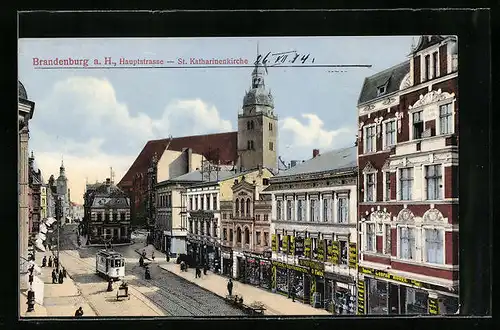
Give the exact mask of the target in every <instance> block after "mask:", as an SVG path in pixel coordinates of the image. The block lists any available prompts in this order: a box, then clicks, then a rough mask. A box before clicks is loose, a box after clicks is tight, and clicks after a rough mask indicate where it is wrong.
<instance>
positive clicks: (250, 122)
mask: <svg viewBox="0 0 500 330" xmlns="http://www.w3.org/2000/svg"><path fill="white" fill-rule="evenodd" d="M247 129H254V122H253V120H251V121H247Z"/></svg>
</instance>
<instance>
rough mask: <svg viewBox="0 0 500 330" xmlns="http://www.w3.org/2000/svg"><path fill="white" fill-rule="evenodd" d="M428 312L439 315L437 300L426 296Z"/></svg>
mask: <svg viewBox="0 0 500 330" xmlns="http://www.w3.org/2000/svg"><path fill="white" fill-rule="evenodd" d="M428 303H429V314H431V315H439V302H438V300H437V298H428Z"/></svg>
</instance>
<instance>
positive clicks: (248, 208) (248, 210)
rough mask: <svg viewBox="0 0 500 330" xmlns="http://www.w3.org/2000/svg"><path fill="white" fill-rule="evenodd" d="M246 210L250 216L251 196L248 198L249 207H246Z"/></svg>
mask: <svg viewBox="0 0 500 330" xmlns="http://www.w3.org/2000/svg"><path fill="white" fill-rule="evenodd" d="M246 211H247V213H246V214H247V217H249V216H250V198H247V209H246Z"/></svg>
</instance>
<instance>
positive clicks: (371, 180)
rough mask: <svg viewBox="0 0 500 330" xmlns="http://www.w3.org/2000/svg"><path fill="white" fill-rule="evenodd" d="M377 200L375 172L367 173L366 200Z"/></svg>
mask: <svg viewBox="0 0 500 330" xmlns="http://www.w3.org/2000/svg"><path fill="white" fill-rule="evenodd" d="M374 201H375V173H369V174H367V175H366V202H374Z"/></svg>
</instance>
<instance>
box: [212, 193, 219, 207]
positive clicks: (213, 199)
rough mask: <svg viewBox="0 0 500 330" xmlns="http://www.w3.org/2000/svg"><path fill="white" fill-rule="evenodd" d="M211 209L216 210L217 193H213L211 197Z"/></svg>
mask: <svg viewBox="0 0 500 330" xmlns="http://www.w3.org/2000/svg"><path fill="white" fill-rule="evenodd" d="M212 210H218V207H217V195H214V196H213V197H212Z"/></svg>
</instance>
